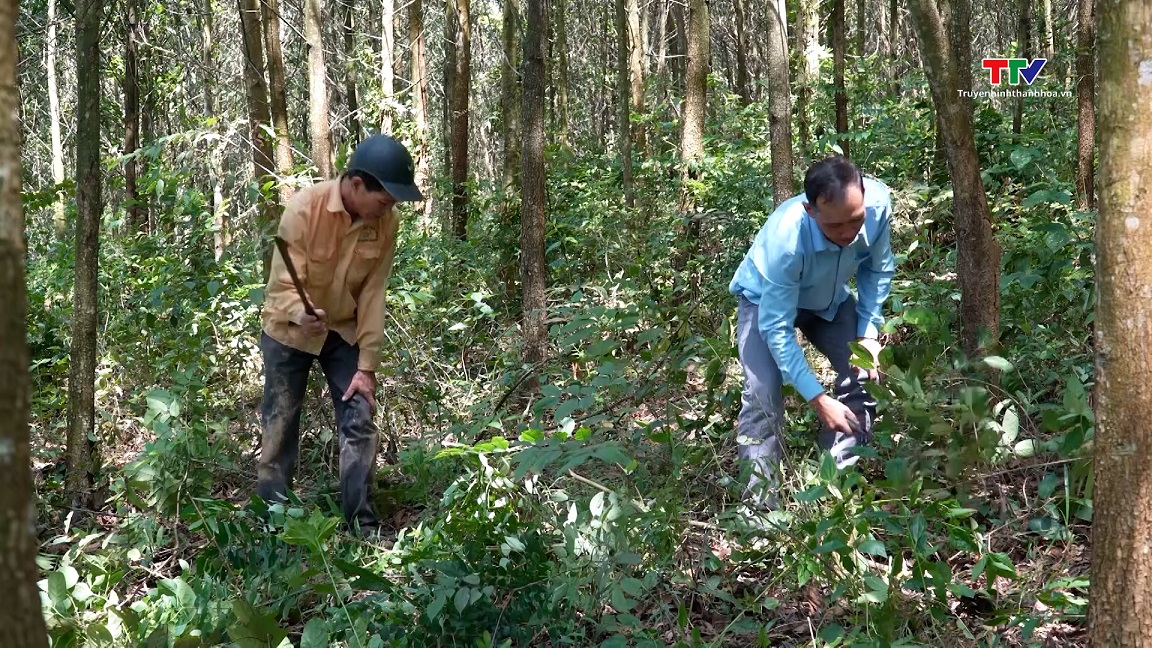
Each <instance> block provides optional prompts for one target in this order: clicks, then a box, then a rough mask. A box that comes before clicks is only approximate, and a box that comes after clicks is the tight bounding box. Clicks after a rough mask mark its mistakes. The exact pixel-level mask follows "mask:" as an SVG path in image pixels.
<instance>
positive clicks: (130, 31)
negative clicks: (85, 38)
mask: <svg viewBox="0 0 1152 648" xmlns="http://www.w3.org/2000/svg"><path fill="white" fill-rule="evenodd" d="M124 4H125V12H124V153H126V154H129V155H131V154H132V153H134V152H136V150H138V149H139V148H140V85H139V82H140V72H139V67H138V62H139V56H140V48H139V43H140V25H139V20H138V17H137V4H138V0H125V3H124ZM137 164H138V163H137V160H136V158H135V157H133V158H131V159H129V160H128V161H127V162H125V163H124V203H125V206H126V207H127V210H128V231H129V233H130V235H134V234H136V233H138V232H139V231H140V228H141V226H142V225H143V222H142V218H141V216H142V214H141V212H140V196H139V194H138V192H137V190H136V170H137V168H138V167H137Z"/></svg>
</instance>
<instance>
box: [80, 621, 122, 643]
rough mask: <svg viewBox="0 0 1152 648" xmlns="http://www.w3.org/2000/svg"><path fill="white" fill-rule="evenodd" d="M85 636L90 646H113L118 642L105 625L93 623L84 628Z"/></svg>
mask: <svg viewBox="0 0 1152 648" xmlns="http://www.w3.org/2000/svg"><path fill="white" fill-rule="evenodd" d="M84 634H85V635H87V638H88V641H89V642H90V644H89V645H91V644H92V643H94V644H98V645H103V644H111V643H113V642H115V641H116V639H115V638H114V637H113V636H112V633H111V632H108V627H107V626H105V625H104V624H103V623H93V624H91V625H89V626H87V627H85V628H84Z"/></svg>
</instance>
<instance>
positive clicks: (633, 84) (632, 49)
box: [624, 0, 648, 156]
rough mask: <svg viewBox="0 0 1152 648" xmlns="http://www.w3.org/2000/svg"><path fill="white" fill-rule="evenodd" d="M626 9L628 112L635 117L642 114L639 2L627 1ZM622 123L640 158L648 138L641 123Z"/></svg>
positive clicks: (642, 75)
mask: <svg viewBox="0 0 1152 648" xmlns="http://www.w3.org/2000/svg"><path fill="white" fill-rule="evenodd" d="M627 8H628V34H627V36H628V38H627V39H626V41H625V42H626V43H627V46H628V72H629V78H630V85H629V94H630V96H631V103H630V106H629V108H630V110H631V111H632V113H635V114H637V115H642V114H644V39H643V38H642V37H641V35H640V2H639V0H627ZM624 123H626V124H628V125H629V128H631V129H632V142H633V143H635V145H636V148H637V149H638V150H639V152H640V155H641V156H645V155H647V153H648V137H647V134H646V133H645V130H644V125H643V124H642V123H636V124H633V123H632V122H631V119H629V120H627V121H625V122H624Z"/></svg>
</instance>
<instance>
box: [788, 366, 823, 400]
mask: <svg viewBox="0 0 1152 648" xmlns="http://www.w3.org/2000/svg"><path fill="white" fill-rule="evenodd" d="M795 387H796V391H798V392H800V397H801V398H803V399H804V402H805V403H807V402H809V401H811V400H812V399H813V398H816V397H817V396H819V395H820V394H821V393H823V391H824V386H823V385H821V384H820V381H819V380H816V376H814V375H812V373H811V372H809V373H807V374H805V375H803V376H801V377H800V378H799V380H797V381H796V384H795Z"/></svg>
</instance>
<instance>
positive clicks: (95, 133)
mask: <svg viewBox="0 0 1152 648" xmlns="http://www.w3.org/2000/svg"><path fill="white" fill-rule="evenodd" d="M102 15H103V11H102V8H101V6H100V0H81V1H80V2H77V3H76V85H77V87H76V101H77V106H76V282H75V289H74V294H73V297H72V313H73V316H72V349H71V354H70V359H69V364H68V367H69V372H68V478H67V484H66V485H67V488H68V494H69V495H70V496H71V499H72V508H73V509H75V510H81V511H83V510H92V509H94V508H95V493H94V491H93V489H94V486H95V484H94V479H95V475H96V471H97V469H98V468H99V460H98V456H99V455H98V451H97V449H96V446H95V444H94V443H93V442H92V440H91V439H92V438H94V437H95V432H96V400H95V399H96V395H95V387H94V385H95V381H96V323H97V322H96V320H97V312H96V305H97V291H98V290H99V287H100V284H99V282H98V281H97V279H98V276H99V272H98V271H99V266H98V264H99V259H100V254H99V252H100V216H101V215H102V213H103V211H104V203H103V196H102V189H103V178H102V175H101V174H102V170H101V168H100V21H101V17H102ZM9 114H11V113H9Z"/></svg>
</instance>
